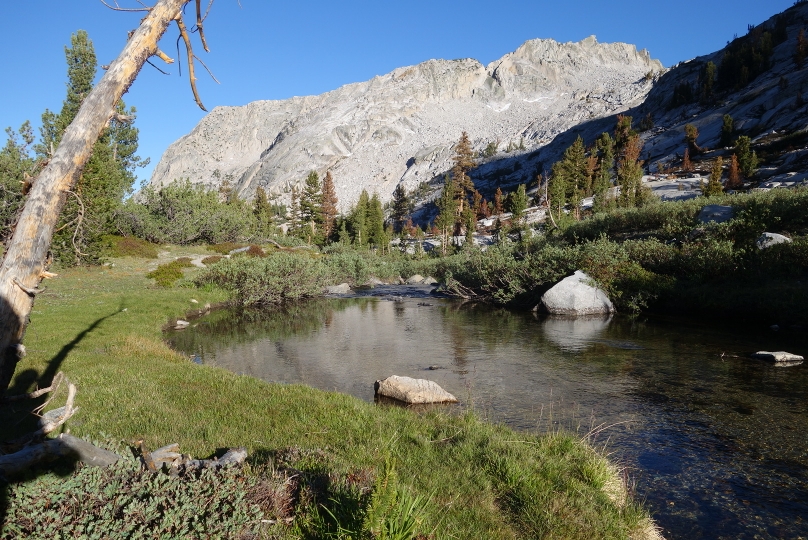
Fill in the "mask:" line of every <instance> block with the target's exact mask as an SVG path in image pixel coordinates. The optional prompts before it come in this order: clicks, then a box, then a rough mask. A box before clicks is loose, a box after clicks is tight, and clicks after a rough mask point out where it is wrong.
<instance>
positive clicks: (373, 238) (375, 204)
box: [367, 193, 390, 252]
mask: <svg viewBox="0 0 808 540" xmlns="http://www.w3.org/2000/svg"><path fill="white" fill-rule="evenodd" d="M367 216H368V218H367V226H368V242H370V243H371V244H373V245H375V246H376V247H378V248H380V249H381V250H382V252H384V250H385V249H387V244H388V243H389V241H390V240H389V239H388V238H387V233H386V231H385V229H384V209H383V208H382V202H381V200H379V195H378V194H377V193H374V194H373V196H372V197H371V198H370V201H369V202H368V210H367Z"/></svg>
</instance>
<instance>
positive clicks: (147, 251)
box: [105, 236, 157, 259]
mask: <svg viewBox="0 0 808 540" xmlns="http://www.w3.org/2000/svg"><path fill="white" fill-rule="evenodd" d="M105 240H106V241H107V242H108V244H109V246H110V255H111V256H112V257H139V258H142V259H156V258H157V246H156V245H154V244H152V243H151V242H147V241H146V240H141V239H140V238H135V237H134V236H107V237H106V238H105Z"/></svg>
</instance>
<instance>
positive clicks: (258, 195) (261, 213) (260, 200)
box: [253, 186, 272, 238]
mask: <svg viewBox="0 0 808 540" xmlns="http://www.w3.org/2000/svg"><path fill="white" fill-rule="evenodd" d="M253 214H254V215H255V221H256V228H257V230H256V232H257V233H258V235H259V236H261V237H264V238H266V237H267V236H269V233H270V231H271V230H272V206H271V205H270V203H269V197H267V192H266V191H265V190H264V188H263V187H261V186H258V187H257V188H256V189H255V199H254V200H253Z"/></svg>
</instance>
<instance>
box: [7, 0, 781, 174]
mask: <svg viewBox="0 0 808 540" xmlns="http://www.w3.org/2000/svg"><path fill="white" fill-rule="evenodd" d="M111 1H112V0H110V2H111ZM204 3H205V2H204V1H203V4H204ZM119 4H120V5H121V6H122V7H137V6H138V4H137V2H135V1H134V0H119ZM792 4H793V0H765V1H761V0H734V1H728V0H677V1H676V2H671V1H664V0H663V1H660V2H654V1H649V0H642V1H640V0H611V1H608V2H607V1H603V0H577V1H576V0H567V1H566V2H561V1H558V0H555V1H549V0H532V1H524V0H496V1H491V0H489V1H486V2H483V1H478V0H465V1H460V0H407V1H401V0H388V1H386V2H385V1H376V2H370V1H366V0H342V1H341V2H334V1H331V2H325V1H322V0H308V1H307V0H298V1H297V2H288V1H287V2H269V1H267V0H241V7H239V5H238V1H237V0H216V2H215V3H214V4H213V7H212V9H211V13H210V16H209V18H208V20H207V22H206V24H205V31H206V34H207V37H208V42H209V45H210V48H211V52H210V53H205V52H204V51H202V49H201V46H198V45H197V43H196V42H195V45H197V50H195V52H196V53H197V55H198V56H200V57H201V58H202V59H203V60H204V62H205V63H206V64H207V65H208V66H209V67H210V68H211V70H212V71H213V72H214V74H215V75H216V77H217V78H218V79H219V81H220V82H221V84H218V85H217V84H216V83H214V82H213V81H211V80H210V79H209V78H208V76H207V75H206V74H205V73H204V70H201V68H200V72H199V73H198V75H197V76H198V77H199V89H200V93H201V96H202V100H203V102H204V103H205V106H206V107H207V108H208V110H211V109H213V107H215V106H219V105H244V104H246V103H249V102H250V101H255V100H259V99H284V98H288V97H291V96H295V95H309V94H319V93H322V92H326V91H328V90H333V89H334V88H337V87H339V86H341V85H343V84H347V83H351V82H357V81H364V80H367V79H370V78H372V77H374V76H375V75H381V74H384V73H387V72H389V71H392V70H393V69H395V68H396V67H400V66H406V65H411V64H416V63H418V62H422V61H424V60H428V59H430V58H446V59H454V58H476V59H477V60H479V61H481V62H482V63H484V64H487V63H488V62H491V61H492V60H495V59H497V58H500V57H501V56H503V55H504V54H506V53H508V52H510V51H513V50H514V49H516V48H517V47H518V46H519V45H520V44H521V43H523V42H524V41H526V40H528V39H533V38H552V39H555V40H557V41H561V42H566V41H579V40H581V39H583V38H585V37H587V36H589V35H592V34H594V35H596V36H597V38H598V41H601V42H614V41H622V42H626V43H632V44H635V45H637V47H638V48H645V49H648V50H649V51H650V53H651V56H652V57H654V58H658V59H659V60H661V61H662V63H663V64H664V65H665V66H666V67H670V66H672V65H674V64H676V63H677V62H679V61H682V60H688V59H690V58H693V57H695V56H699V55H702V54H706V53H709V52H712V51H715V50H717V49H719V48H721V47H723V46H724V45H725V44H726V42H727V41H728V40H730V39H732V37H733V35H734V34H738V35H743V34H745V33H746V30H747V25H748V24H750V23H752V24H758V23H760V22H763V21H764V20H766V19H768V18H769V17H770V16H772V15H774V14H775V13H778V12H780V11H783V10H784V9H786V8H788V7H790V6H791V5H792ZM192 5H193V2H191V3H190V4H189V8H191V7H192ZM190 11H192V9H189V12H190ZM141 17H142V14H137V13H123V12H115V11H111V10H109V9H108V8H106V7H104V6H103V5H102V4H101V2H100V1H93V0H15V1H10V0H6V1H5V2H4V4H3V8H2V14H1V16H0V50H2V51H3V54H2V55H0V73H1V74H2V83H0V127H2V128H5V127H6V126H11V127H13V128H14V129H17V127H19V125H20V124H21V123H22V122H23V121H25V120H31V122H32V123H33V124H34V125H35V126H36V127H37V128H38V126H39V119H40V116H41V114H42V112H43V111H44V110H45V109H46V108H49V109H51V110H54V111H57V112H58V110H59V109H60V108H61V105H62V100H63V99H64V97H65V86H64V83H65V81H66V73H67V68H66V65H65V60H64V47H65V45H67V44H69V42H70V35H71V33H73V32H75V31H76V30H79V29H84V30H86V31H87V32H88V33H89V35H90V38H91V39H92V40H93V42H94V45H95V50H96V54H97V56H98V61H99V64H107V63H109V62H110V61H112V60H113V59H114V58H115V57H116V56H117V55H118V53H119V52H120V50H121V48H122V47H123V45H124V43H125V40H126V34H127V32H128V31H129V30H131V29H133V28H135V27H136V26H137V24H138V22H139V20H140V18H141ZM176 37H177V31H176V30H175V29H174V28H172V29H170V30H169V32H168V33H167V34H166V36H165V37H164V38H163V41H162V42H161V48H162V49H163V50H164V51H165V52H166V53H167V54H169V55H170V56H172V57H175V58H176V56H177V49H176V46H175V40H176ZM155 63H156V64H159V61H157V60H155ZM161 67H163V68H164V69H165V70H167V71H169V73H171V76H164V75H162V74H160V73H159V72H158V71H157V70H155V69H154V68H151V67H150V66H148V65H147V66H145V67H144V69H143V71H142V72H141V74H140V76H139V77H138V79H137V81H135V83H134V85H133V86H132V88H131V89H130V90H129V93H128V94H127V95H125V96H124V101H125V102H126V103H127V105H134V106H135V107H137V109H138V119H137V122H136V125H137V126H138V127H139V128H140V152H139V153H140V155H141V156H142V157H150V158H151V160H152V164H151V165H150V166H149V167H148V168H146V169H140V170H139V171H138V176H139V178H140V179H141V180H148V177H149V176H150V174H151V169H152V167H153V166H154V165H155V164H156V163H157V162H158V161H159V159H160V156H161V155H162V153H163V151H164V150H165V149H166V148H167V147H168V145H169V144H171V143H172V142H173V141H174V140H176V139H178V138H179V137H181V136H183V135H185V134H186V133H188V132H189V131H191V129H193V127H194V126H195V125H196V124H197V122H199V120H200V119H201V118H202V117H203V116H204V114H205V113H204V112H203V111H201V110H199V109H198V108H197V106H196V104H195V103H194V101H193V98H192V96H191V92H190V88H189V85H188V81H187V78H180V77H179V76H178V75H177V69H176V64H174V66H169V67H166V66H161ZM183 67H184V63H183ZM183 73H185V71H183ZM99 76H100V75H99ZM4 140H5V137H3V141H4Z"/></svg>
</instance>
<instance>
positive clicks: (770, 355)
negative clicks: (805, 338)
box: [752, 351, 805, 367]
mask: <svg viewBox="0 0 808 540" xmlns="http://www.w3.org/2000/svg"><path fill="white" fill-rule="evenodd" d="M752 358H757V359H758V360H766V361H768V362H773V363H774V365H775V366H779V367H782V366H796V365H799V364H802V362H803V360H805V359H804V358H803V357H802V356H799V355H796V354H791V353H788V352H785V351H776V352H769V351H758V352H756V353H755V354H753V355H752Z"/></svg>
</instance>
